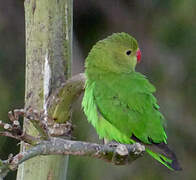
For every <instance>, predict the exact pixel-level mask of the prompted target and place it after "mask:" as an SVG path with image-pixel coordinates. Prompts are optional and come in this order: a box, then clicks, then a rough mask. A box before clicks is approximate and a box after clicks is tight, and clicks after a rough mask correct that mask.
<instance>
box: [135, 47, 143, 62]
mask: <svg viewBox="0 0 196 180" xmlns="http://www.w3.org/2000/svg"><path fill="white" fill-rule="evenodd" d="M136 57H137V62H138V63H139V62H140V61H141V57H142V54H141V51H140V49H138V50H137V52H136Z"/></svg>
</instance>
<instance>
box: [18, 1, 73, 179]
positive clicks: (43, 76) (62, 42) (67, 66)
mask: <svg viewBox="0 0 196 180" xmlns="http://www.w3.org/2000/svg"><path fill="white" fill-rule="evenodd" d="M72 3H73V2H72V0H25V23H26V82H25V84H26V90H25V107H26V108H28V107H29V106H31V107H32V108H33V109H36V110H38V111H41V110H43V109H44V111H45V113H46V114H47V113H48V109H47V106H46V99H47V98H48V96H49V94H50V93H51V92H52V91H54V90H55V89H56V88H57V87H59V86H60V84H61V83H62V82H64V81H65V80H66V79H67V78H68V77H70V74H71V57H72ZM24 129H25V131H27V132H28V133H29V134H31V135H34V136H35V135H38V132H37V130H36V129H35V128H34V127H33V125H32V124H31V123H29V122H26V121H25V120H24ZM27 149H28V146H27V145H26V144H24V143H22V145H21V151H25V150H27ZM67 163H68V157H63V156H55V155H54V156H46V157H36V158H34V159H31V160H30V161H27V162H25V163H23V164H22V165H20V167H19V170H18V174H17V180H34V179H36V180H43V179H50V180H53V179H55V180H65V179H66V169H67Z"/></svg>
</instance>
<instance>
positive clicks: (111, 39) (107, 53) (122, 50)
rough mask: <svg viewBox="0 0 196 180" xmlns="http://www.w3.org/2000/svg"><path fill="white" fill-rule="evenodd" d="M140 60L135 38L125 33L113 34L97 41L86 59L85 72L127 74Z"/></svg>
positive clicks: (133, 69)
mask: <svg viewBox="0 0 196 180" xmlns="http://www.w3.org/2000/svg"><path fill="white" fill-rule="evenodd" d="M140 60H141V52H140V49H139V47H138V43H137V41H136V39H135V38H133V37H132V36H130V35H129V34H127V33H114V34H112V35H111V36H108V37H107V38H106V39H103V40H101V41H98V42H97V43H96V44H95V45H94V46H93V48H92V49H91V51H90V53H89V55H88V57H87V58H86V64H85V66H86V71H87V72H88V71H89V72H90V71H91V73H92V71H94V72H95V73H96V72H113V73H129V72H132V71H135V66H136V64H137V63H139V62H140Z"/></svg>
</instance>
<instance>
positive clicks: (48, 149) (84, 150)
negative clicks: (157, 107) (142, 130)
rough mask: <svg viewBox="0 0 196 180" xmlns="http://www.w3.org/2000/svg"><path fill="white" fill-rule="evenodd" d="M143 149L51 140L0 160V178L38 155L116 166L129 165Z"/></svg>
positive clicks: (58, 139)
mask: <svg viewBox="0 0 196 180" xmlns="http://www.w3.org/2000/svg"><path fill="white" fill-rule="evenodd" d="M144 151H145V147H144V146H143V145H140V144H139V143H136V144H132V145H130V144H126V145H125V144H117V143H115V144H104V145H102V144H95V143H88V142H82V141H71V140H65V139H62V138H51V139H50V140H49V141H42V142H41V143H40V144H38V145H36V146H34V147H32V148H30V149H29V150H28V151H26V152H21V153H19V154H17V155H16V156H14V157H10V158H8V160H5V161H2V160H0V177H3V176H5V174H7V172H9V171H10V170H12V171H13V170H16V169H17V167H18V165H19V164H21V163H22V162H24V161H26V160H28V159H31V158H33V157H35V156H38V155H78V156H90V157H94V158H97V159H103V160H105V161H107V162H111V163H114V164H116V165H124V164H129V163H131V162H132V161H134V160H135V159H137V158H139V157H141V156H142V155H143V153H144Z"/></svg>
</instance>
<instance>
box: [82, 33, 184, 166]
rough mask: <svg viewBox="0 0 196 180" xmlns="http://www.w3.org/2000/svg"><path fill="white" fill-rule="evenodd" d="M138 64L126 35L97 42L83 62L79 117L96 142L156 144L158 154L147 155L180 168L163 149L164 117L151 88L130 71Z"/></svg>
mask: <svg viewBox="0 0 196 180" xmlns="http://www.w3.org/2000/svg"><path fill="white" fill-rule="evenodd" d="M140 60H141V52H140V49H139V47H138V43H137V41H136V40H135V39H134V38H133V37H132V36H130V35H129V34H127V33H124V32H122V33H114V34H112V35H111V36H108V37H107V38H106V39H103V40H101V41H98V42H97V43H96V44H95V45H94V46H93V48H92V49H91V51H90V53H89V55H88V57H87V58H86V61H85V75H86V78H87V80H86V84H85V93H84V97H83V101H82V107H83V109H84V113H85V115H86V116H87V119H88V121H89V122H90V123H91V124H92V125H93V126H94V128H95V129H96V131H97V133H98V135H99V138H106V139H107V140H109V141H116V142H119V143H124V144H133V143H135V142H140V143H142V144H145V145H151V146H156V147H158V149H160V150H161V153H160V152H154V151H152V150H151V149H150V148H146V152H147V153H149V154H150V155H151V156H152V157H153V158H155V159H156V160H158V161H159V162H161V163H162V164H164V165H165V166H166V167H168V168H169V169H171V170H181V167H180V165H179V163H178V160H177V158H176V156H175V154H174V153H173V152H172V151H171V150H170V149H169V147H168V146H167V135H166V133H165V129H164V124H165V122H164V121H165V119H164V117H163V115H162V114H161V113H160V112H159V106H158V104H157V100H156V98H155V97H154V96H153V94H152V93H154V92H155V91H156V89H155V87H154V86H153V85H152V84H151V83H150V82H149V81H148V80H147V79H146V77H145V76H144V75H142V74H141V73H139V72H136V71H135V66H136V64H137V63H139V62H140ZM148 147H149V146H148Z"/></svg>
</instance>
